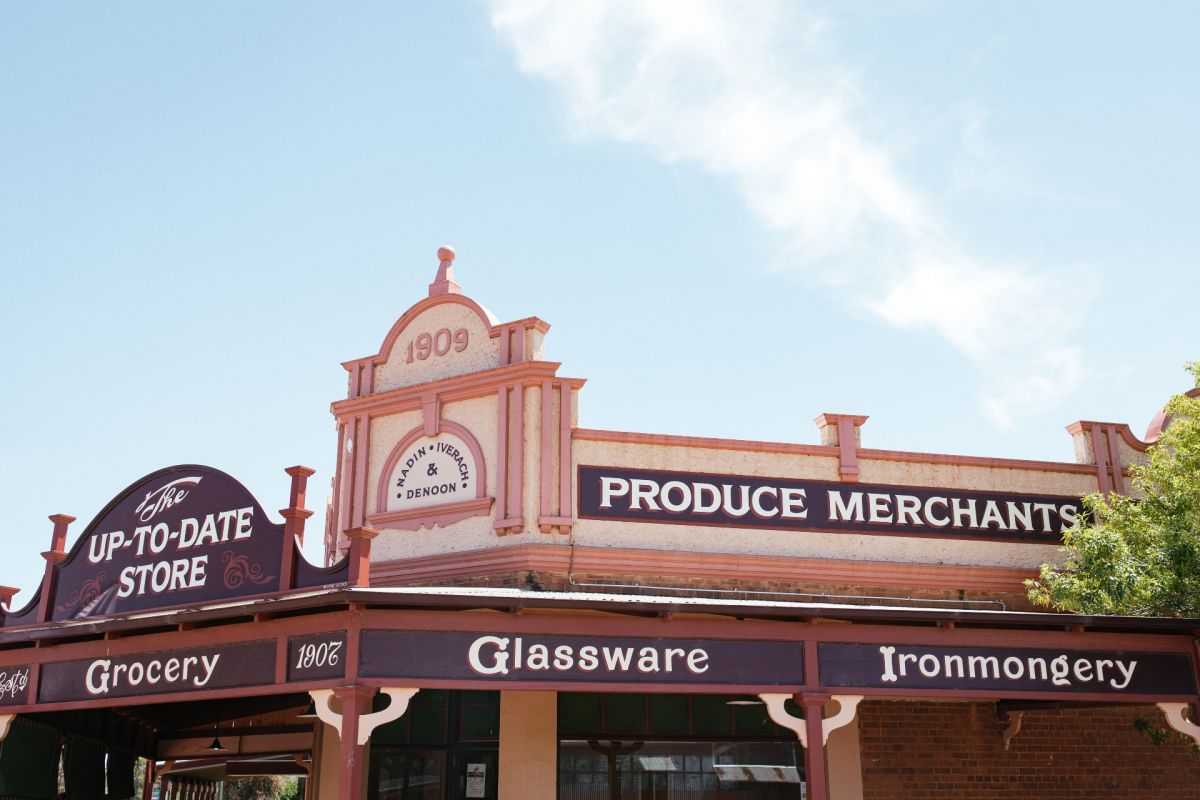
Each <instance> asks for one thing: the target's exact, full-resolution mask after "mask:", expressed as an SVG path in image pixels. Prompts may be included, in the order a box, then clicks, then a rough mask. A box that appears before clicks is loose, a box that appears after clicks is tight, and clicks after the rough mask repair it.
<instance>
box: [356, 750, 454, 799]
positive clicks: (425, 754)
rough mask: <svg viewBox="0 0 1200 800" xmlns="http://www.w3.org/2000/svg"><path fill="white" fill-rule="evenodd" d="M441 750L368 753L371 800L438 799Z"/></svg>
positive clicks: (442, 754)
mask: <svg viewBox="0 0 1200 800" xmlns="http://www.w3.org/2000/svg"><path fill="white" fill-rule="evenodd" d="M445 758H446V753H445V751H444V750H387V751H383V752H375V753H372V754H371V779H370V783H369V785H370V787H371V792H370V797H371V800H441V799H442V783H443V776H444V775H445Z"/></svg>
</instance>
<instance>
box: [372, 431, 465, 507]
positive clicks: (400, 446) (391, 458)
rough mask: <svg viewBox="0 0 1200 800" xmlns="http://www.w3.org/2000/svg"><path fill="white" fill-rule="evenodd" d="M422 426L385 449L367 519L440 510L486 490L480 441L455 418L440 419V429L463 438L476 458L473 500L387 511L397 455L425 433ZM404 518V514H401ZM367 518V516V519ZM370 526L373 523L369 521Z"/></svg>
mask: <svg viewBox="0 0 1200 800" xmlns="http://www.w3.org/2000/svg"><path fill="white" fill-rule="evenodd" d="M425 431H426V428H425V426H423V425H422V426H418V427H416V428H413V429H412V430H410V431H409V432H408V433H406V434H404V436H402V437H400V441H399V442H397V443H396V446H395V447H393V448H392V452H390V453H388V457H387V460H386V461H384V462H383V472H382V473H381V474H380V475H379V482H378V484H377V485H376V488H375V511H374V513H373V514H372V515H371V517H370V519H372V520H373V519H376V518H378V517H380V516H388V515H412V514H414V513H415V514H416V515H417V516H420V512H425V513H427V514H431V513H433V512H441V511H442V509H443V508H447V507H449V506H456V505H461V504H462V503H464V502H468V503H473V502H476V501H478V500H480V499H482V498H483V497H484V496H485V495H486V494H487V463H486V462H485V461H484V458H483V448H482V447H480V446H479V441H478V440H477V439H476V438H475V437H474V435H472V434H471V432H470V431H469V430H467V429H466V428H464V427H463V426H462V425H459V424H458V423H457V422H451V421H450V420H442V424H441V432H442V433H448V434H451V435H452V436H457V437H458V438H459V439H462V440H463V444H465V445H466V446H467V449H469V450H470V451H471V457H472V458H474V459H475V464H476V469H477V470H478V471H479V474H478V475H477V476H476V479H475V500H466V501H463V500H459V501H456V502H454V503H443V504H442V505H433V506H422V507H420V508H412V509H406V510H404V511H388V510H387V501H388V489H390V488H391V487H390V486H389V485H388V484H389V482H390V481H391V476H392V470H394V469H395V468H396V464H397V463H398V462H399V461H400V457H401V456H403V455H404V451H405V450H407V449H408V448H409V447H411V446H412V444H413V442H415V441H417V440H418V439H420V438H422V437H424V436H428V435H430V434H428V433H426V432H425ZM404 518H406V519H407V517H404ZM368 521H369V520H368ZM371 527H375V526H374V524H373V523H372V524H371Z"/></svg>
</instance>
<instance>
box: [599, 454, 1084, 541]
mask: <svg viewBox="0 0 1200 800" xmlns="http://www.w3.org/2000/svg"><path fill="white" fill-rule="evenodd" d="M1081 512H1082V506H1081V503H1080V501H1079V498H1077V497H1055V496H1043V495H1028V494H1015V493H1010V492H1009V493H1000V492H971V491H962V490H957V489H935V488H928V487H920V486H881V485H866V484H858V483H853V484H846V483H837V482H831V481H811V480H793V479H790V478H766V477H753V476H744V475H721V474H709V473H700V472H663V471H659V470H643V469H626V468H616V467H592V466H581V467H580V468H579V516H580V517H581V518H584V519H611V520H623V521H626V522H665V523H670V524H677V525H700V526H724V527H736V528H768V529H779V530H793V531H803V530H812V531H833V532H845V533H865V534H884V535H891V536H932V537H939V538H946V539H988V540H995V541H1026V542H1042V543H1057V542H1058V541H1060V540H1061V538H1062V532H1063V531H1064V530H1067V529H1068V528H1070V527H1072V526H1073V525H1074V524H1075V520H1076V518H1077V517H1078V516H1079V514H1080V513H1081Z"/></svg>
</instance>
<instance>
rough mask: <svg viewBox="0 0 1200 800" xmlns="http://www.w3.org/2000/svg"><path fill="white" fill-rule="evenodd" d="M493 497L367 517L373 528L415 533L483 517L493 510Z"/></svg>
mask: <svg viewBox="0 0 1200 800" xmlns="http://www.w3.org/2000/svg"><path fill="white" fill-rule="evenodd" d="M493 502H495V500H494V498H491V497H479V498H476V499H475V500H462V501H460V502H457V503H443V504H442V505H438V506H424V507H422V508H409V509H405V510H404V511H383V512H380V513H377V514H372V515H371V516H369V517H367V522H368V523H369V524H370V526H371V527H372V528H387V529H395V530H401V531H415V530H419V529H421V528H431V529H432V528H436V527H438V526H439V525H441V526H445V525H449V524H451V523H452V522H459V521H461V520H464V519H468V518H470V517H481V516H483V515H484V514H487V513H489V512H490V511H491V510H492V503H493Z"/></svg>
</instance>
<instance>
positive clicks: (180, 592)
mask: <svg viewBox="0 0 1200 800" xmlns="http://www.w3.org/2000/svg"><path fill="white" fill-rule="evenodd" d="M284 531H285V526H284V525H283V524H276V523H274V522H271V520H270V519H268V517H267V514H266V512H265V511H264V510H263V508H262V506H261V505H259V503H258V501H257V500H255V499H254V496H253V495H251V494H250V492H249V491H248V490H247V489H246V487H244V486H242V484H241V483H239V482H238V481H237V480H235V479H234V478H232V477H230V476H229V475H226V474H225V473H224V472H221V471H220V470H216V469H213V468H212V467H204V466H199V465H195V464H188V465H182V466H176V467H168V468H166V469H162V470H159V471H158V472H154V473H152V474H150V475H147V476H146V477H145V478H142V479H141V480H139V481H137V482H136V483H134V484H133V485H131V486H129V487H128V488H126V489H125V490H124V491H123V492H121V493H120V494H119V495H117V496H116V498H114V499H113V500H112V501H111V502H110V503H109V504H108V505H107V506H105V508H104V510H103V511H101V512H100V514H99V515H97V516H96V518H95V519H94V520H93V521H92V522H91V524H90V525H88V527H87V528H86V529H85V530H84V532H83V535H82V536H80V538H79V540H78V541H77V542H76V543H75V546H74V547H72V548H71V550H70V552H69V553H67V555H66V557H65V559H64V560H63V561H62V563H61V564H58V565H57V566H56V567H55V568H54V569H53V577H52V580H51V591H50V594H49V600H50V609H49V613H48V614H45V616H46V617H47V618H48V619H49V620H51V621H54V622H60V621H65V620H73V619H83V618H87V617H98V616H111V615H115V614H123V613H128V612H133V611H146V610H150V609H157V608H172V607H179V606H193V605H199V604H203V603H212V602H214V601H222V600H233V599H237V598H244V597H253V596H260V595H266V594H277V593H279V592H280V591H285V590H288V589H293V588H306V587H322V588H331V587H337V586H344V585H346V581H347V578H348V576H349V564H350V562H349V560H348V559H343V560H342V561H340V562H339V563H337V564H335V565H333V566H330V567H316V566H313V565H311V564H309V563H308V562H307V561H306V560H305V559H304V556H303V554H302V553H300V548H299V547H298V546H294V547H291V548H286V552H288V553H290V558H291V559H292V566H293V571H292V579H291V581H290V585H288V586H281V585H280V582H281V580H282V578H281V576H282V575H283V574H284V573H285V570H283V569H282V566H283V558H284V553H285V548H284V543H285V541H284V536H285V533H284ZM41 594H42V590H41V589H39V590H38V591H37V592H36V593H35V594H34V598H33V600H31V601H30V602H29V603H28V604H27V605H26V606H25V607H24V608H22V609H20V610H18V611H13V612H8V613H5V614H4V616H3V620H4V625H6V626H16V625H26V624H30V623H36V622H38V621H39V620H40V619H41V617H42V616H43V610H42V609H41V608H40V605H41V602H42V601H41Z"/></svg>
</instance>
